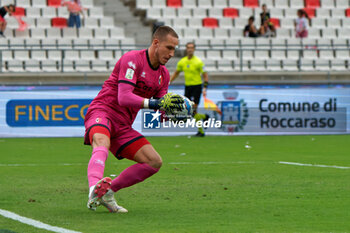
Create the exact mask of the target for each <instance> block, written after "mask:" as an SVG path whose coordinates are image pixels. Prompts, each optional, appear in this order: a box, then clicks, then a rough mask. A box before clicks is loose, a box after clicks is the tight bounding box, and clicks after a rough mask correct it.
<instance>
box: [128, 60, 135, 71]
mask: <svg viewBox="0 0 350 233" xmlns="http://www.w3.org/2000/svg"><path fill="white" fill-rule="evenodd" d="M128 65H129V66H130V67H131V68H133V69H134V70H135V69H136V65H135V64H134V63H133V62H132V61H129V62H128Z"/></svg>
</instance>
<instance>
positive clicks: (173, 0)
mask: <svg viewBox="0 0 350 233" xmlns="http://www.w3.org/2000/svg"><path fill="white" fill-rule="evenodd" d="M167 6H168V7H173V8H179V7H182V1H181V0H167Z"/></svg>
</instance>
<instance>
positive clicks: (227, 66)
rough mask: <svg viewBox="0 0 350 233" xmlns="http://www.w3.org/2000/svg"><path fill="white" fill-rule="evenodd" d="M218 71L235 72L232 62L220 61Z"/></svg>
mask: <svg viewBox="0 0 350 233" xmlns="http://www.w3.org/2000/svg"><path fill="white" fill-rule="evenodd" d="M218 70H219V71H223V72H225V71H226V72H228V71H233V67H232V61H230V60H218Z"/></svg>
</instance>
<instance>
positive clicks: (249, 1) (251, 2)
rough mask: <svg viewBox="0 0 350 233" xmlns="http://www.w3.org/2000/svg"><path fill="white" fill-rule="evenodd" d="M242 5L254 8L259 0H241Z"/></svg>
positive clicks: (257, 5)
mask: <svg viewBox="0 0 350 233" xmlns="http://www.w3.org/2000/svg"><path fill="white" fill-rule="evenodd" d="M243 2H244V7H250V8H255V7H259V0H243Z"/></svg>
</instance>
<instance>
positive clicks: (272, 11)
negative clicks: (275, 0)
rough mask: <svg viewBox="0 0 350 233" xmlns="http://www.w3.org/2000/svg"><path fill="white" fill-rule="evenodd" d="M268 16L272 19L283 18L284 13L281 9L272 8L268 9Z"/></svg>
mask: <svg viewBox="0 0 350 233" xmlns="http://www.w3.org/2000/svg"><path fill="white" fill-rule="evenodd" d="M270 15H271V16H273V17H274V18H279V19H281V18H284V13H283V9H280V8H272V9H270Z"/></svg>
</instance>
